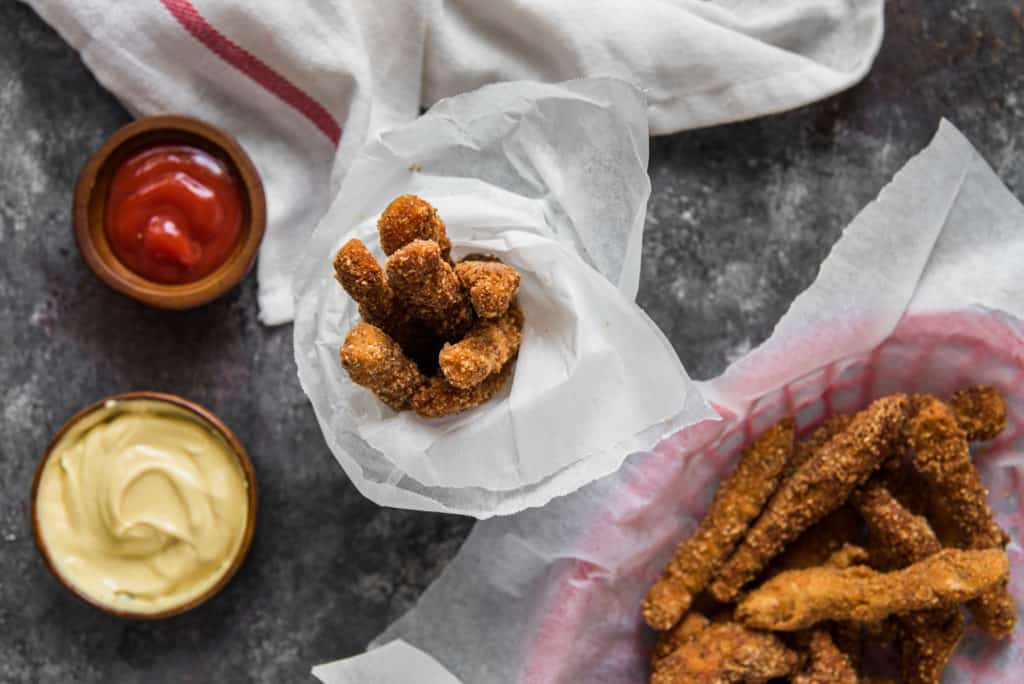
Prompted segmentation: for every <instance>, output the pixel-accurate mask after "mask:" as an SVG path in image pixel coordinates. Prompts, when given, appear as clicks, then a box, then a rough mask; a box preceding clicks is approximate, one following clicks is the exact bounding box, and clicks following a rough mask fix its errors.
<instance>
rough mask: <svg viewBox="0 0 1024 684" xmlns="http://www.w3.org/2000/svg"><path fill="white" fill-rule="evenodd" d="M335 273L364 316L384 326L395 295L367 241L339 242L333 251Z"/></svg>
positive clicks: (367, 319) (369, 320) (373, 322)
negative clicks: (334, 252)
mask: <svg viewBox="0 0 1024 684" xmlns="http://www.w3.org/2000/svg"><path fill="white" fill-rule="evenodd" d="M334 277H335V278H337V280H338V282H339V283H341V286H342V287H343V288H345V292H348V294H349V296H350V297H352V299H354V300H355V302H356V304H358V305H359V312H360V313H361V314H362V316H363V319H364V320H365V321H366V322H367V323H371V324H373V325H376V326H380V327H384V325H385V323H386V322H387V320H388V319H389V318H391V315H392V311H393V308H394V304H395V297H394V295H393V294H392V292H391V287H390V286H389V285H388V281H387V279H385V278H384V270H383V269H382V268H381V267H380V264H378V263H377V260H376V259H374V258H373V255H372V254H370V250H368V249H366V245H364V244H363V243H362V242H361V241H360V240H358V239H352V240H349V241H348V242H346V243H345V244H344V245H342V246H341V249H339V250H338V253H337V254H335V255H334Z"/></svg>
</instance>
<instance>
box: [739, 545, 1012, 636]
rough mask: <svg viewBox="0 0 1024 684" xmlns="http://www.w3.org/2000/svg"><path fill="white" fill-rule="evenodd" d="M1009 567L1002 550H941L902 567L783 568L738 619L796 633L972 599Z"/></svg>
mask: <svg viewBox="0 0 1024 684" xmlns="http://www.w3.org/2000/svg"><path fill="white" fill-rule="evenodd" d="M1009 572H1010V566H1009V561H1008V560H1007V557H1006V554H1005V553H1004V552H1003V551H1002V550H1000V549H986V550H984V551H961V550H959V549H943V550H942V551H939V552H938V553H936V554H935V555H932V556H929V557H928V558H926V559H924V560H922V561H918V562H917V563H914V564H913V565H909V566H907V567H906V568H903V569H902V570H896V571H894V572H889V573H880V572H876V571H875V570H871V569H870V568H867V567H865V566H863V565H858V566H855V567H852V568H846V569H844V570H840V569H837V568H829V567H819V568H808V569H806V570H790V571H789V572H784V573H782V574H781V575H778V576H776V577H774V578H772V579H770V580H768V581H767V582H765V583H764V584H763V585H761V586H760V587H758V588H756V589H754V590H753V591H751V592H750V594H748V595H747V597H746V598H744V599H743V600H742V601H741V602H740V604H739V605H738V606H737V607H736V619H737V620H739V621H740V622H742V623H743V624H745V625H747V626H748V627H752V628H755V629H769V630H775V631H796V630H800V629H806V628H807V627H811V626H812V625H816V624H818V623H819V622H823V621H825V620H854V621H858V622H870V621H875V620H881V619H883V618H885V617H887V616H889V615H899V614H903V613H911V612H915V611H919V610H932V609H935V608H939V607H942V606H948V605H952V604H955V603H959V602H961V601H966V600H969V599H973V598H976V597H978V596H979V595H981V594H982V593H984V592H985V591H987V590H989V589H991V588H992V587H995V586H999V585H1000V584H1002V583H1005V582H1006V580H1007V577H1008V576H1009Z"/></svg>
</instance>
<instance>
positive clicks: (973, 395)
mask: <svg viewBox="0 0 1024 684" xmlns="http://www.w3.org/2000/svg"><path fill="white" fill-rule="evenodd" d="M949 407H950V408H951V409H953V412H954V413H955V414H956V422H957V423H959V424H960V428H961V429H963V431H964V432H965V433H966V435H967V441H968V442H987V441H989V440H990V439H995V438H996V437H998V436H999V433H1000V432H1002V431H1003V430H1005V429H1006V401H1005V400H1004V399H1003V397H1002V396H1001V395H1000V394H999V392H998V391H997V390H996V389H995V388H994V387H989V386H987V385H978V386H977V387H968V388H967V389H962V390H959V391H957V392H954V393H953V396H952V397H950V398H949Z"/></svg>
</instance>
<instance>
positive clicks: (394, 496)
mask: <svg viewBox="0 0 1024 684" xmlns="http://www.w3.org/2000/svg"><path fill="white" fill-rule="evenodd" d="M646 169H647V124H646V115H645V108H644V101H643V97H642V95H641V93H640V92H639V91H638V90H637V89H636V88H634V87H632V86H630V85H628V84H626V83H624V82H622V81H618V80H614V79H593V80H582V81H572V82H568V83H564V84H560V85H544V84H538V83H506V84H501V85H495V86H490V87H486V88H483V89H481V90H478V91H476V92H473V93H470V94H467V95H462V96H458V97H454V98H451V99H449V100H444V101H442V102H440V103H438V104H437V105H436V106H435V107H434V108H432V109H431V110H430V111H429V112H428V113H427V114H425V115H424V116H422V117H421V118H419V119H417V120H416V121H415V122H413V123H410V124H408V125H406V126H403V127H400V128H398V129H396V130H393V131H390V132H388V133H386V134H384V135H382V136H381V137H379V138H378V139H376V140H374V141H372V142H371V143H370V144H368V145H367V146H366V147H365V148H364V149H363V151H362V152H361V154H360V155H359V157H358V158H357V159H356V161H355V162H354V163H353V166H352V169H351V171H350V172H349V174H348V176H347V177H346V180H345V182H344V184H343V185H342V188H341V191H340V193H339V194H338V196H337V198H336V199H335V201H334V203H333V204H332V206H331V208H330V210H329V211H328V212H327V214H326V216H325V217H324V219H323V220H322V221H321V223H320V225H319V227H318V228H317V230H316V233H315V234H314V236H313V239H312V241H311V243H310V245H309V247H308V248H307V250H306V252H305V257H304V260H303V262H302V264H301V267H300V270H299V272H298V274H297V282H298V285H297V293H298V294H297V307H296V321H295V355H296V361H297V364H298V368H299V378H300V380H301V382H302V386H303V388H304V389H305V391H306V393H307V394H308V395H309V398H310V400H311V401H312V404H313V408H314V410H315V411H316V415H317V419H318V420H319V422H320V426H321V429H322V431H323V433H324V437H325V438H326V440H327V443H328V445H329V447H330V449H331V451H332V452H333V453H334V455H335V456H336V457H337V459H338V461H339V463H340V464H341V465H342V467H343V468H344V469H345V472H346V473H347V474H348V476H349V477H350V478H351V479H352V481H353V482H354V483H355V485H356V486H357V487H358V488H359V489H360V491H361V492H363V494H365V495H366V496H368V497H370V498H371V499H373V500H374V501H376V502H378V503H380V504H383V505H388V506H395V507H401V508H415V509H423V510H436V511H448V512H454V513H463V514H467V515H472V516H476V517H479V518H485V517H489V516H491V515H495V514H510V513H515V512H517V511H520V510H522V509H524V508H528V507H531V506H540V505H543V504H545V503H547V502H548V501H550V500H551V499H552V498H553V497H556V496H560V495H564V494H567V493H570V492H573V491H575V490H576V489H578V488H579V487H581V486H583V485H584V484H586V483H588V482H591V481H593V480H595V479H598V478H600V477H603V476H605V475H607V474H609V473H611V472H614V471H615V469H616V468H618V467H619V466H620V465H621V464H622V461H623V460H624V459H625V458H626V457H627V456H628V455H629V454H630V453H634V452H637V451H641V450H644V449H648V448H650V447H651V446H652V445H654V444H655V443H657V442H658V440H660V439H661V438H662V437H664V436H666V435H668V434H671V433H673V432H675V431H676V430H678V429H680V428H682V427H685V426H687V425H692V424H693V423H696V422H699V421H700V420H703V419H705V418H708V417H710V416H713V415H714V414H713V412H712V411H711V409H710V408H709V407H707V406H706V405H705V404H704V402H703V401H702V400H701V399H700V395H699V393H698V392H697V391H696V389H695V386H694V385H693V384H692V383H691V382H690V380H689V378H688V377H687V375H686V372H685V370H683V367H682V365H681V364H680V363H679V360H678V358H677V356H676V354H675V352H674V350H673V349H672V347H671V345H670V344H669V343H668V341H667V340H666V339H665V337H664V335H662V333H661V332H660V331H659V330H658V328H657V327H656V326H655V325H654V324H653V323H652V322H651V321H650V319H649V318H647V316H646V315H645V314H644V313H643V311H642V310H641V309H640V308H639V307H637V306H636V304H635V303H634V302H633V299H634V297H635V296H636V291H637V287H638V283H639V273H640V247H641V237H642V231H643V221H644V214H645V208H646V203H647V198H648V195H649V193H650V183H649V180H648V178H647V173H646ZM404 193H413V194H417V195H419V196H421V197H423V198H424V199H426V200H428V201H429V202H431V203H432V204H434V206H436V207H437V209H438V211H439V212H440V214H441V216H442V218H443V219H444V221H445V223H446V225H447V229H448V235H449V237H450V238H451V239H452V242H453V244H454V250H453V255H454V256H455V257H456V258H458V257H459V256H462V255H464V254H467V253H469V252H485V253H492V254H496V255H497V256H499V257H500V258H501V259H502V260H503V261H505V262H506V263H508V264H511V265H512V266H515V267H516V268H517V269H518V270H519V271H520V273H521V274H522V276H523V280H522V283H521V286H520V294H519V302H520V305H521V307H522V309H523V311H524V314H525V317H526V326H525V329H524V335H523V346H522V349H521V350H520V353H519V358H518V360H517V362H516V368H515V375H514V377H513V379H512V381H511V382H510V385H509V388H508V389H507V390H506V391H505V392H504V394H502V395H499V397H498V398H496V399H494V400H492V401H490V402H487V403H486V404H484V405H482V406H480V407H478V408H477V409H474V410H472V411H468V412H466V413H463V414H459V415H456V416H451V417H448V418H444V419H424V418H421V417H419V416H417V415H415V414H414V413H412V412H404V413H395V412H394V411H391V410H389V409H388V408H387V407H385V406H384V405H383V404H381V403H380V402H379V401H377V400H376V398H375V397H374V396H373V395H372V394H371V393H370V392H369V391H368V390H366V389H364V388H361V387H358V386H356V385H355V384H353V383H352V382H351V381H350V380H349V379H348V376H347V374H346V373H345V372H344V371H343V370H342V368H341V367H340V364H339V361H338V349H339V348H340V347H341V345H342V343H343V342H344V338H345V335H346V333H347V332H348V330H349V329H350V328H351V327H352V326H353V325H354V324H355V323H356V322H357V320H358V311H357V307H356V306H355V303H354V302H353V301H352V300H351V298H349V297H348V295H347V294H345V292H344V291H343V290H342V289H341V287H340V286H339V285H338V284H337V283H336V282H335V281H334V279H333V273H332V270H331V260H332V257H333V254H334V252H335V251H336V250H337V249H338V247H340V246H341V245H342V244H343V243H344V242H345V241H346V240H348V239H350V238H352V237H359V238H361V239H362V240H363V241H364V242H365V243H366V244H367V246H368V247H370V249H371V251H373V252H374V253H375V256H377V257H378V258H380V259H382V258H383V254H382V253H381V251H380V247H379V244H378V240H377V237H376V229H375V223H376V220H377V217H378V216H379V214H380V212H381V211H382V210H383V209H384V207H385V206H386V205H387V204H388V202H390V200H391V199H393V198H394V197H396V196H398V195H401V194H404Z"/></svg>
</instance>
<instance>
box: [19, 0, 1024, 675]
mask: <svg viewBox="0 0 1024 684" xmlns="http://www.w3.org/2000/svg"><path fill="white" fill-rule="evenodd" d="M887 24H888V27H887V29H888V33H887V36H886V40H885V45H884V47H883V51H882V54H881V56H880V57H879V60H878V62H877V64H876V66H875V68H874V70H873V72H872V74H871V75H870V76H869V78H868V79H867V80H866V81H865V82H864V83H863V84H861V85H859V86H857V87H856V88H854V89H853V90H852V91H850V92H848V93H846V94H843V95H840V96H838V97H835V98H832V99H830V100H828V101H826V102H823V103H820V104H817V105H814V106H811V107H807V108H804V109H801V110H799V111H796V112H791V113H788V114H784V115H781V116H775V117H770V118H766V119H763V120H760V121H756V122H750V123H743V124H736V125H730V126H723V127H718V128H714V129H708V130H704V131H698V132H690V133H684V134H681V135H676V136H671V137H667V138H662V139H657V140H654V141H653V142H652V155H651V176H652V178H653V185H654V191H653V195H652V198H651V202H650V206H649V211H648V226H647V233H646V237H645V242H644V269H643V282H642V286H641V293H640V303H641V305H642V306H643V307H644V308H645V309H646V310H647V311H648V313H649V314H650V315H651V316H652V317H653V318H654V320H655V321H656V322H657V323H658V324H659V325H660V326H661V327H662V329H663V330H665V332H666V334H667V335H668V336H669V338H670V339H671V340H672V343H673V344H674V345H675V348H676V350H677V351H678V352H679V355H680V357H681V358H682V360H683V362H684V363H685V365H686V366H687V368H688V369H689V370H690V372H691V374H692V375H694V376H695V377H698V378H707V377H710V376H712V375H714V374H716V373H718V372H720V371H721V370H722V369H723V368H724V367H725V365H726V364H727V363H728V361H729V360H730V359H732V358H735V357H736V356H737V355H739V354H742V353H743V352H744V351H745V350H747V349H749V348H750V347H751V346H753V345H756V344H757V343H758V342H760V341H761V340H763V339H764V338H765V337H766V336H767V335H768V334H769V333H770V331H771V328H772V326H773V324H774V322H775V321H776V320H777V319H778V317H779V316H780V315H781V314H782V313H783V312H784V311H785V309H786V307H787V306H788V305H789V303H790V302H791V301H792V299H793V297H794V296H795V295H796V294H797V293H799V292H800V291H801V290H802V289H803V288H804V287H806V286H807V285H808V284H809V283H810V282H811V281H812V280H813V278H814V275H815V273H816V271H817V266H818V264H819V263H820V261H821V259H822V258H823V257H824V256H825V255H826V254H827V253H828V250H829V248H830V247H831V245H832V244H833V243H834V241H835V240H836V238H837V237H838V235H839V232H840V230H841V229H842V227H843V226H844V225H846V223H848V222H849V220H850V219H851V218H853V216H854V215H855V214H856V213H857V211H858V210H859V209H860V208H861V207H862V206H863V205H864V204H865V203H866V202H868V201H870V200H871V199H872V198H873V197H874V196H875V195H876V194H877V192H878V191H879V189H880V188H881V187H882V186H883V185H884V184H885V183H886V182H887V180H888V178H889V177H890V176H891V175H892V173H893V172H894V171H895V170H896V169H898V168H899V167H900V166H901V165H902V164H903V163H904V162H905V161H906V160H907V159H908V158H909V156H910V155H912V154H913V153H914V152H916V151H917V150H919V149H920V148H921V147H922V146H924V145H925V144H926V143H927V141H928V139H929V138H930V136H931V135H932V134H933V132H934V130H935V127H936V125H937V123H938V121H939V119H940V117H942V116H945V117H947V118H949V119H951V120H952V121H953V122H954V123H955V124H956V125H957V126H959V127H960V128H961V129H962V130H963V131H964V132H965V133H966V134H967V135H968V137H969V138H970V139H971V140H972V141H974V143H975V144H976V145H977V146H978V148H979V149H980V150H981V152H982V154H983V155H984V156H985V157H986V158H987V159H988V160H989V162H990V163H991V164H992V165H993V166H994V167H995V168H996V170H997V171H998V172H999V174H1000V175H1001V176H1002V177H1003V179H1004V180H1005V181H1006V183H1007V185H1008V186H1009V187H1010V189H1011V190H1013V191H1014V192H1015V193H1016V194H1017V195H1018V196H1019V197H1020V196H1024V162H1021V160H1020V154H1021V151H1024V46H1022V43H1024V19H1022V17H1021V6H1020V4H1019V3H1016V2H1010V1H1009V0H1007V1H1005V2H1003V1H998V0H989V1H985V0H979V1H977V2H954V1H953V0H903V1H901V0H893V1H891V2H890V3H889V4H888V8H887ZM127 120H128V117H127V115H126V114H125V113H124V111H123V110H122V109H121V107H120V106H119V105H118V104H117V102H116V101H115V100H114V99H113V98H111V97H110V96H109V95H108V94H106V93H105V92H104V91H103V89H102V88H101V87H100V86H99V85H97V84H96V82H95V81H94V80H93V79H92V77H91V76H90V75H89V73H88V71H87V70H86V69H85V68H84V67H83V66H82V64H81V63H80V61H79V59H78V58H77V56H76V55H75V54H74V53H73V52H72V51H71V50H70V49H69V48H68V47H67V46H66V45H64V44H63V43H62V41H61V40H60V39H59V38H58V37H57V36H56V35H55V34H54V33H53V32H52V31H51V30H50V29H49V28H47V27H46V26H45V25H44V24H43V23H42V22H41V21H40V20H39V19H38V18H37V17H36V16H34V15H33V14H32V12H31V11H30V10H28V9H27V8H25V7H24V6H22V5H20V4H18V3H12V2H11V1H10V0H5V1H4V2H3V3H0V331H2V338H0V345H2V346H0V378H2V379H3V383H2V385H0V393H2V401H0V408H2V410H3V419H2V421H0V681H3V682H7V681H32V682H34V681H69V682H71V681H74V682H105V681H109V682H182V681H195V682H207V681H210V682H234V681H238V682H281V681H308V679H309V678H308V677H307V674H306V673H307V672H308V668H309V666H310V665H311V664H313V663H317V662H322V661H324V660H329V659H333V658H336V657H340V656H345V655H351V654H354V653H356V652H358V651H359V650H360V649H361V648H362V647H363V646H364V645H365V644H366V643H367V642H368V641H369V640H370V639H371V638H372V637H373V636H374V635H375V634H377V633H378V632H379V631H380V630H381V629H382V628H383V627H384V626H385V625H386V624H387V623H388V622H389V621H391V620H392V619H393V618H395V617H397V616H398V615H400V614H401V613H402V612H403V611H405V610H406V609H407V608H408V607H409V606H410V605H411V604H412V602H413V601H415V599H416V596H417V595H418V594H419V592H421V591H422V589H423V588H424V587H425V586H426V585H427V584H428V583H429V582H430V581H431V579H433V578H434V577H435V576H436V575H437V574H438V572H440V570H441V568H442V567H443V566H444V563H445V562H446V561H447V560H448V559H449V558H450V557H451V556H452V555H453V554H454V553H455V551H456V550H457V548H458V545H459V543H460V542H461V540H462V539H463V538H464V536H465V535H466V533H467V532H468V531H469V529H470V522H469V521H467V520H465V519H461V518H456V517H450V516H441V515H427V514H422V513H411V512H402V511H393V510H386V509H380V508H378V507H377V506H375V505H374V504H372V503H369V502H368V501H366V500H364V499H363V498H362V497H361V496H360V495H359V494H358V492H356V491H355V489H354V488H353V487H352V485H351V484H349V482H348V481H347V480H346V478H345V477H344V475H343V473H342V471H341V469H340V468H339V467H338V466H337V465H336V464H335V462H334V460H333V458H332V457H331V455H330V454H329V452H328V451H327V449H326V447H325V446H324V444H323V440H322V438H321V436H320V433H319V430H318V428H317V426H316V424H315V421H314V419H313V415H312V411H311V410H310V408H309V406H308V404H307V402H306V400H305V398H304V396H303V394H302V392H301V390H300V389H299V386H298V382H297V380H296V377H295V372H294V364H293V361H292V356H291V330H290V328H289V327H281V328H274V329H267V328H263V327H261V326H260V325H259V324H258V322H257V320H256V301H255V281H254V278H253V277H252V276H250V278H249V279H247V280H246V282H245V283H244V285H243V286H242V287H240V288H239V289H238V290H237V291H236V292H234V293H232V294H231V295H230V296H228V297H226V298H225V299H223V300H221V301H218V302H216V303H214V304H212V305H210V306H208V307H206V308H204V309H201V310H198V311H194V312H189V313H181V314H171V313H162V312H158V311H153V310H150V309H146V308H144V307H142V306H140V305H137V304H135V303H134V302H132V301H130V300H127V299H125V298H122V297H120V296H118V295H116V294H114V293H112V292H110V291H109V290H107V289H105V288H104V287H103V286H102V285H101V284H100V283H99V282H98V281H97V280H96V279H95V278H94V277H93V276H92V275H91V273H90V272H89V271H88V270H87V268H86V267H85V266H84V265H83V263H82V262H81V260H80V259H79V257H78V254H77V251H76V249H75V247H74V243H73V240H72V236H71V230H70V219H69V207H70V197H71V191H72V187H73V184H74V181H75V177H76V175H77V172H78V170H79V168H80V166H81V165H82V163H83V162H84V161H85V160H86V159H87V158H88V156H89V155H90V154H91V153H92V152H93V151H94V150H95V149H96V148H97V147H98V146H99V145H100V144H101V143H102V142H103V140H104V139H105V138H106V137H107V135H109V134H110V133H111V132H112V131H114V130H115V129H116V128H117V127H118V126H120V125H121V124H123V123H124V122H126V121H127ZM130 389H159V390H165V391H170V392H176V393H179V394H182V395H185V396H187V397H190V398H192V399H195V400H197V401H199V402H201V403H203V404H205V405H207V406H209V407H210V408H212V409H213V410H214V411H216V412H217V413H218V414H220V415H221V416H222V417H223V418H224V419H225V420H226V421H227V422H228V423H229V424H230V425H231V426H233V427H234V428H235V429H236V431H237V432H238V433H239V434H240V435H241V436H242V438H243V440H244V441H245V442H246V444H247V445H248V447H249V449H250V452H251V454H252V457H253V460H254V462H255V464H256V468H257V471H258V474H259V478H260V485H261V497H262V500H261V506H262V508H261V515H260V524H259V531H258V534H257V538H256V542H255V545H254V547H253V551H252V555H251V556H250V558H249V561H248V563H247V564H246V565H245V567H244V568H243V569H242V571H241V573H240V574H239V576H238V577H237V578H236V579H235V580H234V581H233V582H232V583H231V584H230V585H229V587H228V588H227V589H226V590H225V591H224V592H223V593H222V594H221V595H220V596H218V597H217V598H216V599H214V600H213V601H211V602H210V603H209V604H207V605H206V606H204V607H202V608H200V609H198V610H196V611H193V612H192V613H190V614H187V615H185V616H181V617H178V618H173V619H170V620H166V621H163V622H159V623H126V622H121V621H118V620H115V619H112V618H108V617H105V616H103V615H101V614H99V613H97V612H96V611H94V610H92V609H90V608H88V607H87V606H85V605H82V604H80V603H79V602H78V601H76V600H75V599H73V598H71V597H70V596H68V595H67V594H66V593H65V592H64V591H63V590H61V589H60V587H58V585H57V584H56V583H55V582H54V581H53V580H52V579H51V577H50V576H49V575H48V574H47V571H46V570H45V569H44V567H43V565H42V563H41V562H40V560H39V558H38V555H37V553H36V551H35V548H34V546H33V543H32V540H31V534H30V528H29V517H28V490H29V485H30V483H31V479H32V474H33V471H34V468H35V465H36V460H37V458H38V457H39V455H40V453H41V451H42V449H43V448H44V447H45V445H46V442H47V440H48V438H49V436H50V434H51V433H52V431H53V430H55V429H56V428H57V427H58V426H59V425H60V423H61V422H63V420H64V419H65V418H66V417H67V416H68V415H70V414H71V413H73V412H74V411H75V410H77V409H78V408H79V407H81V406H82V405H84V404H86V403H89V402H91V401H93V400H95V399H97V398H99V397H101V396H104V395H106V394H110V393H114V392H119V391H126V390H130Z"/></svg>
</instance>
